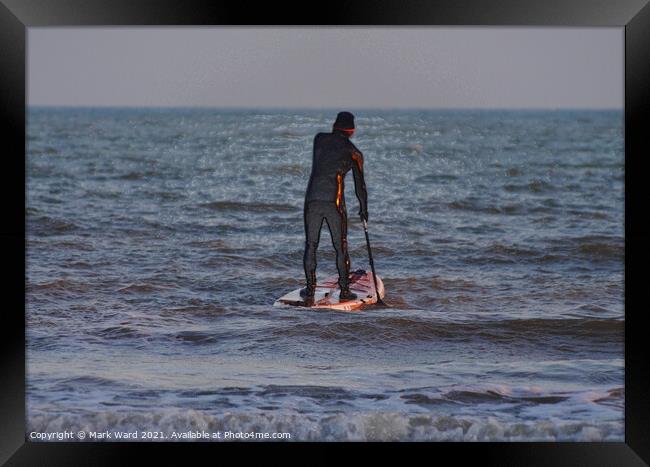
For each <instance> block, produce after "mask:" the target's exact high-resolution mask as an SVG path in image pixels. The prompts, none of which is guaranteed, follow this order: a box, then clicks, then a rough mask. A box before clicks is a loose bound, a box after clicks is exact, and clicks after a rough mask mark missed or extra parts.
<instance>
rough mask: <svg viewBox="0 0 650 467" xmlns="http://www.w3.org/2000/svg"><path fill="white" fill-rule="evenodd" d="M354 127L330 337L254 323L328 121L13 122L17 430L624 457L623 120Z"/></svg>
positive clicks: (285, 278) (283, 115) (296, 248)
mask: <svg viewBox="0 0 650 467" xmlns="http://www.w3.org/2000/svg"><path fill="white" fill-rule="evenodd" d="M356 114H357V128H358V129H357V134H356V135H355V136H354V138H353V141H354V142H355V144H356V145H357V146H358V147H359V148H360V149H361V150H362V151H363V152H364V155H365V171H366V184H367V188H368V193H369V215H370V219H369V231H370V236H371V241H372V245H373V255H374V259H375V265H376V268H377V273H378V274H379V275H380V276H381V277H382V278H383V279H384V283H385V286H386V289H387V295H386V301H387V302H388V303H389V304H391V308H388V309H382V308H368V309H366V310H365V311H363V312H361V313H339V312H315V311H309V310H304V309H299V308H294V307H288V308H274V307H272V303H273V301H274V300H275V299H276V298H277V297H279V296H280V295H282V294H284V293H286V292H288V291H290V290H292V289H295V288H297V287H299V286H301V285H302V284H303V280H304V276H303V270H302V254H303V245H304V231H303V221H302V205H303V196H304V191H305V188H306V185H307V180H308V177H309V172H310V166H311V149H312V141H313V136H314V135H315V134H316V133H317V132H319V131H328V130H329V128H330V125H331V122H332V120H333V118H334V116H335V112H332V111H288V110H287V111H269V110H259V111H255V110H246V111H243V110H214V109H74V108H61V109H58V108H30V109H29V112H28V154H27V161H26V166H27V193H26V196H27V212H26V218H27V278H26V280H27V297H26V298H27V305H26V310H27V311H26V313H27V316H26V322H27V412H28V420H27V426H28V431H38V432H56V431H62V430H73V431H75V432H76V431H78V430H85V431H103V430H108V431H114V432H120V431H133V430H141V431H144V430H148V431H157V432H163V433H164V434H169V433H171V432H174V431H176V432H183V431H188V430H206V431H217V430H219V431H227V430H230V431H233V432H251V431H253V432H288V433H290V434H291V440H294V441H303V440H318V441H328V440H332V441H334V440H341V441H347V440H418V441H419V440H422V441H426V440H451V441H501V440H505V441H540V440H544V441H546V440H548V441H554V440H562V441H566V440H569V441H597V440H605V441H622V440H623V439H624V377H623V374H624V360H623V357H624V355H623V352H624V344H623V337H624V332H623V331H624V309H623V293H624V284H623V266H624V262H623V261H624V228H623V215H624V201H623V197H624V186H623V175H624V157H623V125H622V123H623V114H622V112H621V111H427V112H425V111H378V110H377V111H359V112H356ZM346 197H347V205H348V214H349V246H350V256H351V262H352V268H353V269H357V268H368V261H367V251H366V246H365V239H364V236H363V229H362V226H361V224H360V222H359V220H358V217H357V214H356V213H357V211H358V204H357V201H356V198H355V196H354V184H353V181H352V177H351V175H348V179H347V184H346ZM318 264H319V267H318V277H319V278H324V277H326V276H328V275H332V274H335V272H336V269H335V262H334V254H333V249H332V247H331V242H330V241H329V233H328V231H327V230H326V229H325V230H324V231H323V234H322V236H321V246H320V248H319V252H318Z"/></svg>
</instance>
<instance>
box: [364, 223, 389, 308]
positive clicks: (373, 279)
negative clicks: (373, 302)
mask: <svg viewBox="0 0 650 467" xmlns="http://www.w3.org/2000/svg"><path fill="white" fill-rule="evenodd" d="M361 220H362V221H363V231H364V232H365V234H366V245H367V246H368V260H369V261H370V270H371V271H372V281H373V282H374V284H375V295H377V303H379V304H380V305H386V304H385V303H384V301H383V300H382V299H381V297H380V296H379V289H378V288H377V274H375V262H374V261H373V260H372V250H371V249H370V237H369V236H368V222H367V221H366V220H365V219H363V218H361Z"/></svg>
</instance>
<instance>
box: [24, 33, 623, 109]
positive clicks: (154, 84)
mask: <svg viewBox="0 0 650 467" xmlns="http://www.w3.org/2000/svg"><path fill="white" fill-rule="evenodd" d="M623 35H624V30H623V28H559V27H554V28H542V27H536V28H524V27H400V28H397V27H390V28H386V27H382V28H380V27H360V28H352V27H345V28H341V27H336V28H335V27H314V28H303V27H301V28H295V27H292V28H289V27H283V28H279V27H264V28H242V27H218V28H217V27H214V28H213V27H200V28H199V27H196V28H187V27H182V28H181V27H129V28H106V27H101V28H100V27H92V28H91V27H75V28H61V27H56V28H55V27H48V28H29V29H28V38H27V40H28V43H27V45H28V64H27V67H28V68H27V76H28V82H27V99H28V105H31V106H202V107H227V108H232V107H246V108H339V107H341V108H343V107H345V108H348V109H350V108H355V109H360V108H367V109H372V108H383V109H387V108H417V109H427V108H542V109H543V108H590V109H591V108H617V109H620V108H622V107H623V90H624V80H623V76H624V75H623V65H624V61H623V57H624V42H623Z"/></svg>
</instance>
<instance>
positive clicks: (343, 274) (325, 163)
mask: <svg viewBox="0 0 650 467" xmlns="http://www.w3.org/2000/svg"><path fill="white" fill-rule="evenodd" d="M354 129H355V128H354V115H352V114H351V113H350V112H340V113H339V114H338V115H337V117H336V121H335V122H334V126H333V128H332V132H331V133H318V134H317V135H316V137H315V138H314V153H313V161H312V168H311V176H310V177H309V184H308V185H307V193H306V194H305V208H304V220H305V234H306V237H307V239H306V241H305V254H304V257H303V265H304V268H305V276H306V278H307V287H305V288H304V289H302V290H301V291H300V295H301V297H302V298H303V299H305V301H306V302H307V303H308V304H309V303H311V302H313V298H314V291H315V287H316V250H317V248H318V242H319V240H320V232H321V227H322V225H323V220H324V221H325V222H327V226H328V227H329V231H330V235H331V236H332V244H333V245H334V250H336V268H337V270H338V273H339V287H340V289H341V292H340V299H341V300H353V299H355V298H357V296H356V295H355V294H353V293H352V292H350V289H349V275H350V257H349V255H348V241H347V234H348V222H347V221H348V217H347V211H346V208H345V197H344V192H345V189H344V188H345V187H344V183H343V182H344V180H345V175H346V174H347V173H348V172H349V171H350V169H351V170H352V174H353V176H354V189H355V193H356V195H357V198H358V199H359V208H360V209H359V215H360V216H361V217H362V219H364V220H366V221H367V220H368V194H367V192H366V184H365V182H364V179H363V154H362V153H361V151H359V149H357V147H356V146H355V145H354V144H353V143H352V141H350V137H351V136H352V135H353V134H354Z"/></svg>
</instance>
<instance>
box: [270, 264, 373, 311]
mask: <svg viewBox="0 0 650 467" xmlns="http://www.w3.org/2000/svg"><path fill="white" fill-rule="evenodd" d="M338 280H339V276H338V275H337V276H332V277H328V278H327V279H325V280H324V281H321V282H318V283H317V284H316V292H315V294H314V304H313V305H312V306H310V307H309V308H329V309H331V310H339V311H354V310H358V309H359V308H361V307H362V306H364V305H371V304H373V303H377V296H376V294H375V285H374V283H373V279H372V272H366V271H364V270H363V269H359V270H357V271H354V272H352V273H350V291H351V292H352V293H354V294H356V295H357V298H356V299H354V300H343V301H341V300H339V292H340V289H339V284H338ZM301 288H302V287H301ZM377 289H378V291H379V297H381V298H384V294H385V291H384V283H383V282H382V280H381V278H380V277H379V276H377ZM285 305H292V306H305V302H304V299H303V298H302V297H301V296H300V289H297V290H294V291H293V292H289V293H288V294H286V295H283V296H282V297H280V298H278V299H277V300H276V301H275V303H274V304H273V306H285Z"/></svg>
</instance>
